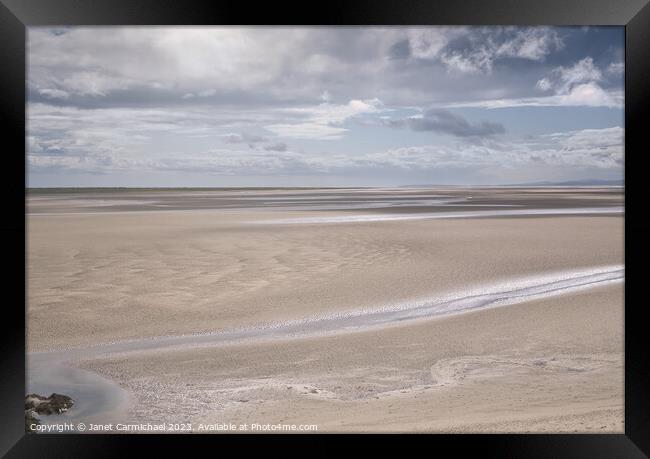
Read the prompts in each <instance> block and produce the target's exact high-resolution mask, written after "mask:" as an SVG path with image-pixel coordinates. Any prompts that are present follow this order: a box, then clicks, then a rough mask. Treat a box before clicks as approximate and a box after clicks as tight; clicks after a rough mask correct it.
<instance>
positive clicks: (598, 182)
mask: <svg viewBox="0 0 650 459" xmlns="http://www.w3.org/2000/svg"><path fill="white" fill-rule="evenodd" d="M507 186H625V180H623V179H615V180H601V179H585V180H567V181H565V182H528V183H511V184H509V185H507Z"/></svg>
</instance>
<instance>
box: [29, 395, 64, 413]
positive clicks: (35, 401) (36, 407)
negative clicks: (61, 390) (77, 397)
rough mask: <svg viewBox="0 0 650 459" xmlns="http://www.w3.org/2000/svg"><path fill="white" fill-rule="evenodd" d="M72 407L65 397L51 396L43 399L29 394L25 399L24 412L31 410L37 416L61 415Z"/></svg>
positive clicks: (40, 396)
mask: <svg viewBox="0 0 650 459" xmlns="http://www.w3.org/2000/svg"><path fill="white" fill-rule="evenodd" d="M72 405H74V400H72V399H71V398H70V397H68V396H67V395H61V394H52V395H50V396H49V397H43V396H42V395H38V394H29V395H27V396H26V397H25V410H33V411H34V412H35V413H37V414H46V415H47V414H61V413H63V412H64V411H68V409H69V408H70V407H72Z"/></svg>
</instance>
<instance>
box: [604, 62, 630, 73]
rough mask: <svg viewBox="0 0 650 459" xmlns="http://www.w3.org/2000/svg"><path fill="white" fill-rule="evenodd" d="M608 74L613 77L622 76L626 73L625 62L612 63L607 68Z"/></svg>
mask: <svg viewBox="0 0 650 459" xmlns="http://www.w3.org/2000/svg"><path fill="white" fill-rule="evenodd" d="M606 71H607V73H609V74H612V75H621V74H623V72H624V71H625V63H624V62H612V63H610V64H609V65H608V66H607V70H606Z"/></svg>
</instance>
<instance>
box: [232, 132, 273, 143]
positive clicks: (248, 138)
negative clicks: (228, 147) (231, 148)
mask: <svg viewBox="0 0 650 459" xmlns="http://www.w3.org/2000/svg"><path fill="white" fill-rule="evenodd" d="M223 139H224V142H225V143H246V144H249V145H251V144H256V143H259V142H266V141H268V138H267V137H264V136H261V135H254V134H245V133H244V134H226V135H224V136H223Z"/></svg>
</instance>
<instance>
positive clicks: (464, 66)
mask: <svg viewBox="0 0 650 459" xmlns="http://www.w3.org/2000/svg"><path fill="white" fill-rule="evenodd" d="M409 44H410V49H411V50H412V55H413V56H414V57H416V58H420V59H437V60H439V61H440V62H442V63H443V64H444V65H445V66H446V67H447V70H448V71H449V72H450V73H457V74H481V73H490V72H492V68H493V66H494V64H495V62H496V61H497V60H503V59H507V58H509V59H524V60H529V61H543V60H544V59H545V58H546V56H548V55H549V54H551V53H552V52H553V51H555V50H559V49H562V48H563V46H564V42H563V40H562V39H561V37H560V35H559V33H558V31H557V30H556V29H553V28H549V27H528V28H514V27H506V28H500V27H495V28H482V29H471V28H455V29H452V31H449V30H446V29H442V30H437V29H432V30H427V32H424V33H423V32H421V33H419V34H415V35H414V36H412V37H411V40H410V42H409Z"/></svg>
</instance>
